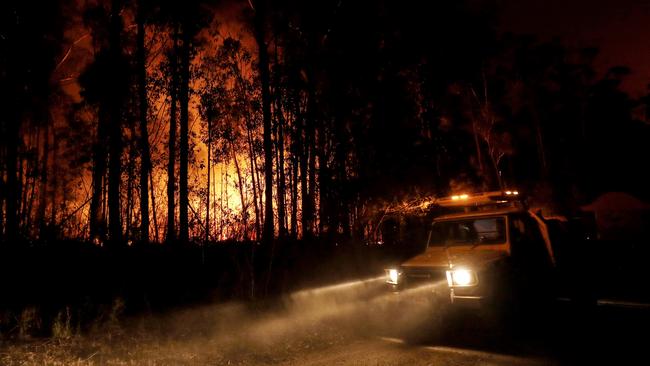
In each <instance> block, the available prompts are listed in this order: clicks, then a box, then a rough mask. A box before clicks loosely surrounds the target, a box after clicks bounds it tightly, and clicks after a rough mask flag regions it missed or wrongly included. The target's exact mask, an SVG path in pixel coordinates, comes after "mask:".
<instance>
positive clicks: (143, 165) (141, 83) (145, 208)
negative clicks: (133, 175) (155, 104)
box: [137, 0, 151, 244]
mask: <svg viewBox="0 0 650 366" xmlns="http://www.w3.org/2000/svg"><path fill="white" fill-rule="evenodd" d="M142 1H143V0H139V1H138V14H137V23H138V36H137V44H138V45H137V47H138V50H137V59H138V62H137V63H138V101H139V107H140V154H141V155H140V240H141V242H142V243H144V244H146V243H148V242H149V171H150V170H151V156H150V152H149V131H148V128H147V111H148V106H149V103H148V100H147V65H146V63H147V59H146V55H145V52H146V50H145V44H144V39H145V31H146V29H145V14H144V9H143V5H142Z"/></svg>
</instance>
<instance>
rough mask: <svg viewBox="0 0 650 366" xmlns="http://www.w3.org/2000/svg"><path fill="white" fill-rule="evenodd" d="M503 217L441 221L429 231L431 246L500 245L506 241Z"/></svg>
mask: <svg viewBox="0 0 650 366" xmlns="http://www.w3.org/2000/svg"><path fill="white" fill-rule="evenodd" d="M505 227H506V225H505V220H504V218H503V217H488V218H479V219H465V220H458V221H441V222H436V223H434V224H433V226H432V229H431V239H430V241H429V245H431V246H453V245H481V244H501V243H504V242H505V241H506V229H505Z"/></svg>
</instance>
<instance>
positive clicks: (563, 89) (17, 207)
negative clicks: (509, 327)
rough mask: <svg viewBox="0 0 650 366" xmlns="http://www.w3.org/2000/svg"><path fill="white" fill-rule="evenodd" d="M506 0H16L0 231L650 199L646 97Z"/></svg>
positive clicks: (156, 231)
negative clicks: (530, 201) (517, 15)
mask: <svg viewBox="0 0 650 366" xmlns="http://www.w3.org/2000/svg"><path fill="white" fill-rule="evenodd" d="M496 13H498V9H496V8H494V7H493V6H492V5H491V2H480V1H479V2H475V1H465V2H463V1H437V2H422V1H410V2H406V3H405V2H393V1H339V0H322V1H293V0H285V1H264V0H257V1H243V0H242V1H239V2H238V1H234V0H233V1H228V2H217V1H214V2H212V1H196V0H192V1H184V2H163V3H156V2H154V1H149V0H96V1H84V2H78V1H72V0H69V1H59V2H46V4H44V3H42V2H34V1H13V0H10V1H4V2H2V4H1V5H0V15H1V17H2V18H1V21H0V88H1V95H0V100H2V108H1V109H0V123H1V125H0V129H1V131H0V207H1V208H2V209H1V210H0V215H1V216H0V236H1V238H2V241H3V242H4V243H7V244H12V243H17V242H21V241H25V240H36V239H39V240H41V241H53V240H55V239H63V238H71V239H83V240H91V241H93V242H94V243H96V244H98V245H104V243H106V244H109V245H116V246H120V245H126V244H129V245H130V244H132V243H146V242H164V241H167V242H170V243H187V242H190V241H199V240H201V241H203V240H204V241H219V240H225V239H235V240H263V241H264V242H266V243H270V242H272V241H273V239H274V238H280V239H288V238H293V239H297V238H307V239H309V238H314V237H320V238H323V239H336V240H348V239H354V240H357V241H361V240H363V239H364V238H365V237H366V236H367V235H368V233H369V232H370V231H371V230H372V227H371V225H372V223H371V222H370V219H369V218H371V217H373V215H374V214H375V212H377V211H378V210H380V209H381V208H382V207H384V206H385V205H386V204H388V203H393V202H400V201H404V200H410V199H413V198H421V197H427V196H441V195H447V194H449V193H450V192H453V191H459V190H463V191H480V190H492V189H499V188H506V187H518V188H519V189H520V190H522V191H525V192H527V193H529V194H530V195H531V196H532V197H533V198H534V199H535V200H536V201H538V202H543V204H544V205H545V206H547V207H550V209H552V210H553V211H555V212H560V213H567V212H571V211H572V210H575V209H576V207H577V206H578V205H579V204H582V203H584V202H586V201H588V200H590V199H592V198H593V197H594V196H595V195H597V194H598V193H601V192H604V191H610V190H622V191H629V192H632V193H635V194H638V195H640V196H642V197H643V196H647V194H646V193H645V192H643V188H644V187H647V186H648V184H649V183H650V182H648V178H647V175H646V174H644V170H645V167H646V166H647V165H648V163H649V161H648V159H650V151H649V149H650V147H649V146H650V144H648V143H647V141H648V138H649V137H650V133H649V132H650V131H649V127H648V124H647V117H646V110H647V107H648V104H649V103H650V97H644V98H641V99H638V100H635V99H632V98H631V97H630V96H629V95H627V94H626V93H625V92H623V91H621V89H619V85H620V83H621V81H622V80H623V79H624V78H625V77H626V75H627V74H629V72H630V70H628V69H627V68H625V67H615V68H612V69H611V70H609V71H607V72H606V73H605V74H604V75H600V74H598V73H597V72H596V71H595V70H594V60H595V58H596V57H597V50H596V49H595V48H594V49H572V48H567V47H565V46H564V45H563V44H562V43H561V41H560V40H553V41H539V40H536V39H535V38H533V37H529V36H522V35H513V34H500V33H499V32H498V31H497V29H498V18H497V17H496V16H495V15H494V14H496Z"/></svg>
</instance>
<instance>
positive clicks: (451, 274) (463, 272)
mask: <svg viewBox="0 0 650 366" xmlns="http://www.w3.org/2000/svg"><path fill="white" fill-rule="evenodd" d="M447 283H448V284H449V287H469V286H476V284H478V277H477V276H476V273H475V272H474V271H472V270H469V269H465V268H458V269H452V270H450V271H447Z"/></svg>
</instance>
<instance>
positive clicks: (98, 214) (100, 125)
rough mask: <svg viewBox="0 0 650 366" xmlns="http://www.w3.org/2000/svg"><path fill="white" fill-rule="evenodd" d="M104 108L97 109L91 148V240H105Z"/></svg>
mask: <svg viewBox="0 0 650 366" xmlns="http://www.w3.org/2000/svg"><path fill="white" fill-rule="evenodd" d="M105 109H106V108H105V107H103V106H101V105H100V107H99V115H98V122H97V136H96V137H95V145H94V146H93V172H92V197H91V200H90V224H89V227H90V238H91V239H92V240H101V241H104V240H105V238H106V237H105V235H106V232H105V231H104V226H105V216H104V213H103V210H102V201H103V198H104V178H105V176H106V160H107V156H106V153H107V152H106V144H107V142H108V141H107V139H106V130H107V121H106V112H105Z"/></svg>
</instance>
